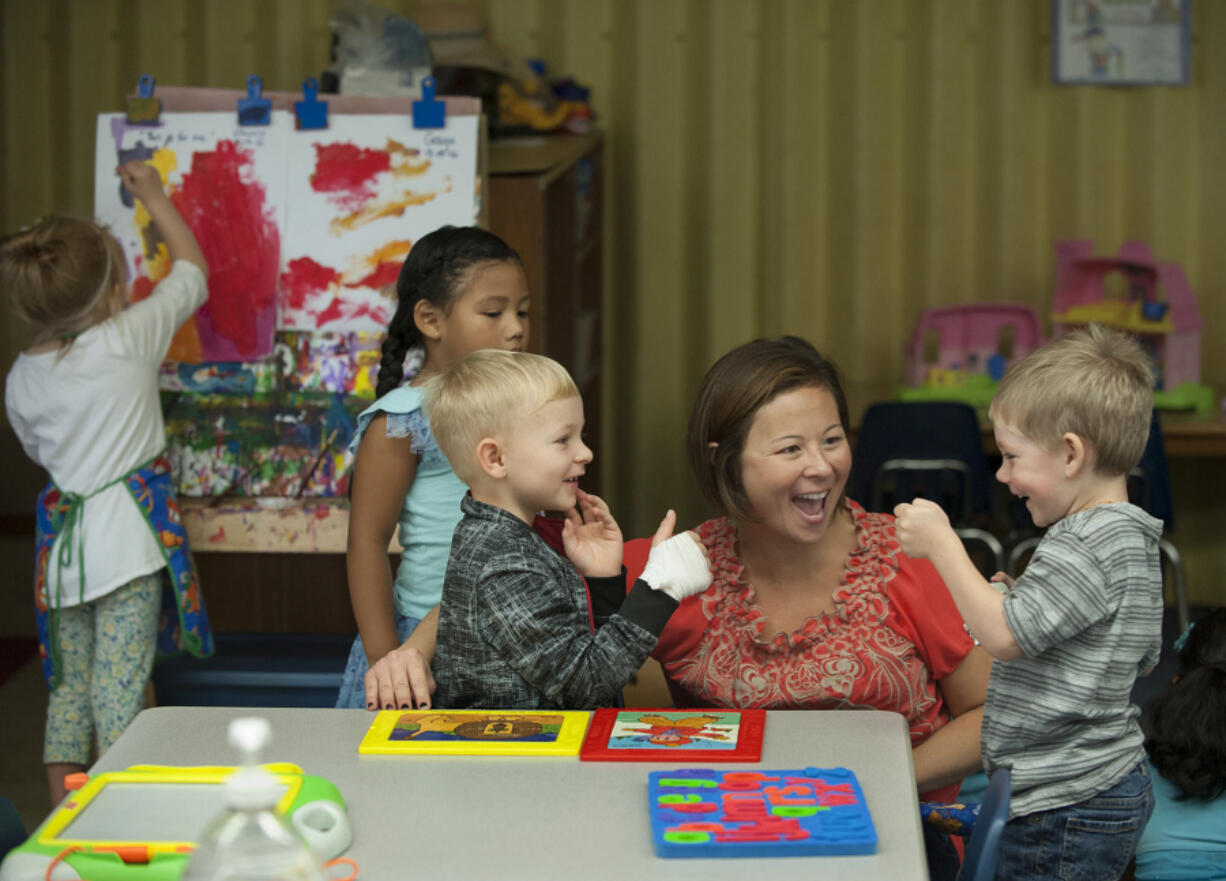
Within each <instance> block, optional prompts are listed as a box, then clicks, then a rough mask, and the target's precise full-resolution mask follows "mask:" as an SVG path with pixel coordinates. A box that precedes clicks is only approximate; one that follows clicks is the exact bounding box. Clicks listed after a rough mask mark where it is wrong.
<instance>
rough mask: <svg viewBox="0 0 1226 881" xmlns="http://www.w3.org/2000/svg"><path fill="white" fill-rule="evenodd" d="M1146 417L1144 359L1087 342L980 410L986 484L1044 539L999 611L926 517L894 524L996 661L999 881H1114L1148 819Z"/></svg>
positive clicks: (956, 548) (916, 513)
mask: <svg viewBox="0 0 1226 881" xmlns="http://www.w3.org/2000/svg"><path fill="white" fill-rule="evenodd" d="M1152 407H1153V392H1152V379H1151V375H1150V372H1149V362H1148V359H1147V358H1146V357H1145V355H1144V353H1143V352H1142V350H1141V348H1140V346H1139V345H1137V344H1136V343H1135V342H1134V341H1132V340H1130V339H1129V338H1127V337H1126V336H1124V335H1123V334H1120V333H1117V332H1115V331H1111V330H1107V329H1104V328H1101V327H1098V326H1096V325H1091V326H1090V328H1089V329H1088V330H1085V331H1078V332H1075V333H1071V334H1068V335H1066V336H1064V337H1061V338H1059V339H1057V340H1055V341H1053V342H1051V343H1049V344H1048V345H1046V346H1044V347H1042V348H1041V349H1039V350H1037V351H1035V352H1033V353H1032V354H1031V355H1030V356H1028V357H1027V358H1025V359H1023V360H1022V361H1020V362H1019V363H1018V364H1016V365H1014V367H1012V368H1011V369H1010V370H1009V371H1008V373H1006V375H1005V377H1004V379H1003V381H1002V382H1001V386H1000V389H999V390H998V391H997V394H996V396H995V398H994V399H993V401H992V406H991V410H990V416H991V418H992V421H993V425H994V430H995V434H996V441H997V445H998V446H999V448H1000V451H1001V457H1002V464H1001V468H1000V471H998V472H997V479H998V480H1000V481H1001V482H1002V483H1005V484H1007V485H1008V487H1009V489H1010V490H1011V491H1012V492H1013V493H1014V494H1015V495H1018V496H1021V497H1023V498H1025V500H1026V506H1027V509H1028V510H1029V511H1030V513H1031V515H1032V517H1033V519H1034V522H1035V524H1036V525H1038V526H1046V527H1049V528H1048V530H1047V533H1046V534H1045V535H1044V537H1043V539H1042V541H1041V542H1040V543H1039V545H1038V547H1037V548H1036V550H1035V552H1034V555H1033V557H1032V558H1031V560H1030V563H1029V565H1028V566H1027V568H1026V571H1025V572H1024V573H1023V574H1022V575H1021V576H1019V578H1018V579H1017V581H1016V583H1013V584H1011V585H1008V589H1007V590H1006V591H1005V592H1004V593H1001V592H999V591H998V590H996V589H995V588H994V587H993V586H992V585H990V584H989V583H988V582H987V581H985V580H984V579H983V577H982V576H981V575H980V574H979V572H978V570H977V569H976V568H975V566H974V564H973V563H972V562H971V561H970V559H969V557H968V556H967V554H966V551H965V550H964V549H963V547H962V544H961V541H960V540H959V539H958V537H957V535H956V533H955V532H954V531H953V530H952V528H951V527H950V525H949V521H948V519H947V518H946V517H945V514H944V512H943V511H942V510H941V508H940V507H939V506H937V505H935V504H933V503H932V502H929V501H926V500H923V499H920V500H917V501H915V502H913V503H911V504H903V505H899V506H898V507H897V508H896V509H895V516H896V518H897V532H898V538H899V541H900V543H901V545H902V548H903V550H904V551H905V552H906V553H907V554H909V555H911V556H914V557H928V558H929V559H931V561H932V562H933V564H934V565H935V566H936V568H937V571H938V572H939V573H940V575H941V577H942V579H943V580H944V581H945V584H946V585H947V587H948V588H949V592H950V593H951V594H952V596H953V598H954V601H955V603H956V604H957V606H958V610H959V611H960V612H961V613H962V617H963V619H964V620H965V621H966V623H967V626H968V627H969V628H970V630H971V631H972V632H973V633H974V634H975V636H976V637H978V639H979V640H980V642H981V644H982V645H983V647H984V648H985V649H986V650H987V651H988V652H989V653H990V654H991V655H992V656H993V657H994V658H996V661H995V662H994V663H993V666H992V674H991V678H990V680H989V685H988V696H987V701H986V703H985V705H984V720H983V727H982V749H983V759H984V766H985V770H986V771H987V772H988V773H989V774H990V773H991V772H992V771H994V770H995V769H996V768H997V767H1002V766H1003V767H1008V768H1010V770H1011V775H1012V789H1013V794H1012V798H1011V804H1010V822H1009V824H1008V825H1007V826H1006V828H1005V832H1004V835H1003V837H1002V841H1001V850H1000V857H999V860H998V864H997V865H998V868H997V877H998V878H1057V877H1073V876H1071V875H1067V874H1062V872H1068V871H1069V869H1070V867H1071V866H1076V865H1080V866H1083V867H1085V868H1086V869H1087V870H1093V871H1095V872H1102V873H1104V874H1102V875H1101V877H1104V878H1105V877H1108V874H1106V873H1110V872H1111V871H1113V868H1112V867H1115V866H1117V865H1118V871H1116V872H1115V874H1111V875H1109V877H1113V878H1114V877H1118V876H1119V874H1120V873H1122V872H1123V870H1124V868H1125V867H1126V866H1127V864H1128V861H1129V860H1130V859H1131V857H1132V853H1133V851H1134V849H1135V847H1136V844H1137V841H1138V839H1139V837H1140V833H1141V830H1142V829H1143V828H1144V826H1145V822H1146V821H1147V819H1148V818H1149V814H1150V812H1151V811H1152V809H1153V795H1152V787H1151V782H1150V779H1149V775H1148V773H1147V771H1146V769H1145V765H1144V758H1145V751H1144V748H1143V745H1142V743H1143V737H1142V733H1141V728H1140V725H1139V723H1138V716H1139V710H1138V709H1137V707H1136V706H1134V705H1133V704H1132V703H1131V691H1132V686H1133V683H1134V681H1135V679H1136V676H1137V674H1138V673H1141V674H1142V675H1144V673H1148V672H1149V670H1150V669H1152V667H1153V666H1154V665H1155V664H1156V663H1157V661H1158V653H1159V649H1160V647H1161V627H1162V577H1161V572H1160V569H1159V563H1158V541H1159V539H1160V538H1161V535H1162V523H1161V521H1158V520H1155V519H1154V518H1152V517H1150V516H1149V515H1148V514H1146V513H1145V512H1144V511H1142V510H1141V509H1140V508H1138V507H1136V506H1134V505H1132V504H1130V503H1129V502H1128V493H1127V475H1128V473H1129V471H1130V470H1131V469H1132V468H1133V467H1134V466H1135V465H1136V463H1137V462H1138V461H1139V460H1140V458H1141V454H1142V452H1143V451H1144V448H1145V443H1146V440H1147V437H1148V431H1149V422H1150V418H1151V411H1152ZM1001 578H1003V576H996V577H994V580H999V579H1001ZM1005 580H1006V581H1007V579H1005ZM1086 829H1092V830H1093V832H1094V833H1095V834H1092V835H1091V834H1085V831H1084V830H1086ZM1076 877H1082V876H1080V875H1078V876H1076ZM1084 877H1100V876H1099V875H1097V874H1090V875H1085V876H1084Z"/></svg>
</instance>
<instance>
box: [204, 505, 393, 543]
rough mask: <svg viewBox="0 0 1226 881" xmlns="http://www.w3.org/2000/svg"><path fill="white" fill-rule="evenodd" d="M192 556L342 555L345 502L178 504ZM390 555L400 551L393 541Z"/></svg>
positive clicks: (345, 530)
mask: <svg viewBox="0 0 1226 881" xmlns="http://www.w3.org/2000/svg"><path fill="white" fill-rule="evenodd" d="M181 505H182V508H183V522H184V525H185V526H186V527H187V538H188V541H189V542H190V543H191V547H192V550H193V551H194V552H195V553H207V552H210V551H213V552H217V551H225V552H230V553H290V554H343V553H345V540H346V536H347V534H348V531H349V502H348V500H347V499H283V498H278V499H250V498H221V499H182V500H181ZM389 549H390V550H391V551H392V552H393V553H399V552H400V550H401V548H400V544H399V542H397V541H396V539H395V538H393V539H392V544H391V547H390V548H389Z"/></svg>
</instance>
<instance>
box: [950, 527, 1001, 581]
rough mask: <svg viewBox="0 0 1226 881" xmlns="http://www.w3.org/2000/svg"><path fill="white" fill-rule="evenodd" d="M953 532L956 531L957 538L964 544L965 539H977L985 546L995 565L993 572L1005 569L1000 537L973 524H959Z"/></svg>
mask: <svg viewBox="0 0 1226 881" xmlns="http://www.w3.org/2000/svg"><path fill="white" fill-rule="evenodd" d="M954 532H956V533H958V538H960V539H962V543H963V544H964V545H965V544H966V542H967V541H977V542H979V543H980V544H982V545H983V546H984V547H986V548H987V549H988V552H989V553H990V554H991V555H992V562H993V563H994V564H995V566H996V569H995V572H1004V571H1005V549H1004V547H1003V546H1002V545H1001V543H1000V539H998V538H997V537H996V536H994V535H992V533H990V532H988V531H987V530H986V529H978V528H976V527H974V526H959V527H958V528H957V529H955V530H954Z"/></svg>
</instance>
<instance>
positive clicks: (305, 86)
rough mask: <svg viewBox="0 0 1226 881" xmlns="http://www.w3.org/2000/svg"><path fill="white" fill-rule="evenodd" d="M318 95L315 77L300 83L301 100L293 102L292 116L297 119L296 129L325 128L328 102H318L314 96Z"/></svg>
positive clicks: (317, 84)
mask: <svg viewBox="0 0 1226 881" xmlns="http://www.w3.org/2000/svg"><path fill="white" fill-rule="evenodd" d="M318 93H319V83H318V82H316V81H315V77H313V76H312V77H307V79H305V80H303V82H302V100H301V101H295V102H294V115H295V116H296V117H297V118H298V128H300V129H310V128H327V127H328V102H327V101H320V100H319V99H318V98H316V97H315V96H316V95H317V94H318Z"/></svg>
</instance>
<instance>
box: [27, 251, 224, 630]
mask: <svg viewBox="0 0 1226 881" xmlns="http://www.w3.org/2000/svg"><path fill="white" fill-rule="evenodd" d="M207 296H208V288H207V283H206V281H205V277H204V273H202V272H201V271H200V269H199V268H198V267H197V266H195V265H194V264H192V263H188V262H186V261H183V260H179V261H176V262H175V264H174V266H173V267H172V268H171V270H170V273H169V274H168V275H167V276H166V278H164V279H163V280H162V281H161V282H160V283H159V284H158V285H157V287H156V288H155V289H154V292H153V295H152V296H150V297H148V298H147V299H144V300H142V301H140V302H139V303H136V304H134V305H132V306H131V307H129V308H128V309H125V310H124V311H123V312H120V313H119V314H118V315H116V316H114V317H112V318H109V319H107V320H106V321H103V322H101V323H100V324H96V325H94V326H93V327H90V328H89V329H87V330H85V331H84V332H83V333H82V334H81V335H80V336H78V337H77V338H76V340H75V341H74V342H73V344H72V346H71V347H70V348H69V349H68V350H67V351H66V352H65V353H64V354H63V355H62V356H61V355H60V354H59V353H58V352H56V351H51V352H43V353H40V354H34V355H31V354H26V353H22V354H20V355H18V356H17V361H16V362H15V363H14V364H13V368H12V370H10V371H9V374H8V380H7V383H6V387H5V407H6V409H7V411H8V418H9V422H10V423H11V424H12V426H13V430H14V431H15V432H16V433H17V437H18V439H19V440H20V441H21V445H22V447H23V448H24V449H25V451H26V454H27V455H28V456H29V457H30V458H31V459H33V460H34V461H35V462H37V463H38V464H39V465H41V466H42V467H44V468H46V469H47V471H48V472H49V473H50V475H51V479H52V481H54V483H55V485H56V486H57V487H59V488H60V489H61V490H62V491H64V492H67V493H73V494H75V495H79V496H83V497H88V498H87V501H86V502H85V504H84V505H83V506H82V510H81V514H80V520H79V522H78V523H77V524H76V525H75V527H74V532H73V534H72V535H71V536H69V538H70V539H71V541H72V544H73V547H72V548H71V553H70V556H71V555H75V554H77V553H79V552H81V553H83V555H84V557H83V559H82V560H81V561H80V562H81V563H83V565H82V566H79V565H77V558H76V557H75V556H72V560H73V564H72V565H69V566H63V567H59V569H60V571H59V573H58V575H59V578H60V579H61V580H60V582H59V583H58V585H57V588H58V590H57V592H58V593H59V595H60V605H62V606H72V605H76V604H78V603H81V602H89V601H91V600H95V599H98V598H99V597H102V596H105V595H106V594H108V593H110V592H111V591H113V590H115V589H116V588H118V587H119V586H121V585H123V584H127V583H128V582H129V581H131V580H132V579H134V578H137V577H139V576H141V575H148V574H150V573H152V572H156V571H158V570H159V569H161V568H162V567H163V566H165V565H166V559H165V557H164V556H163V553H162V547H161V546H160V545H159V543H158V541H157V540H156V539H155V537H154V535H153V531H152V530H150V528H149V524H148V523H147V521H146V518H145V516H144V515H143V514H142V512H141V510H140V509H139V508H138V507H137V506H136V505H135V504H133V501H132V496H131V494H130V493H129V491H128V488H127V487H126V486H125V485H124V483H123V481H120V480H119V478H121V477H123V476H124V475H125V474H128V473H129V472H131V471H133V469H135V468H136V467H137V466H139V465H142V464H144V463H147V462H149V461H150V460H152V459H154V457H155V456H157V455H158V454H159V453H161V452H162V451H163V450H164V449H165V448H166V432H165V427H164V425H163V422H162V408H161V404H160V402H159V399H158V365H159V364H160V363H161V362H162V359H163V358H165V357H166V352H167V350H168V349H169V348H170V341H171V339H172V338H173V337H174V334H175V331H176V330H178V328H179V327H180V326H181V325H182V324H183V322H185V321H186V320H187V319H188V318H189V317H190V316H191V315H192V313H193V312H195V311H196V310H197V309H198V308H200V306H201V305H202V304H203V303H204V301H205V298H206V297H207ZM108 484H111V485H110V486H107V485H108ZM103 487H106V488H105V489H102V490H101V492H98V493H97V495H93V493H95V492H97V491H98V490H99V489H101V488H103ZM62 541H63V540H62V539H60V540H57V542H56V544H55V545H54V546H53V548H52V550H51V553H52V555H53V559H54V558H55V557H56V556H57V555H58V554H59V553H60V550H61V548H60V545H61V544H62ZM82 571H84V572H86V573H88V576H87V578H86V582H85V584H83V585H82V584H81V583H80V573H81V572H82Z"/></svg>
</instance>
